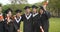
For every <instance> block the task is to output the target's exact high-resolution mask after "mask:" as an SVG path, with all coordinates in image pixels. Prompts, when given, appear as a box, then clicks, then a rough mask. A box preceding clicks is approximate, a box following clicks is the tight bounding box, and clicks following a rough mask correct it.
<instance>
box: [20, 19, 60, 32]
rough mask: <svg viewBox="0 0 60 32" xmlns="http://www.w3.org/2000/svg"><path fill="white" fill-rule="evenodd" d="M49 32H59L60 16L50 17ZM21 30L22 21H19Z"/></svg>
mask: <svg viewBox="0 0 60 32" xmlns="http://www.w3.org/2000/svg"><path fill="white" fill-rule="evenodd" d="M49 22H50V28H49V32H60V18H50V21H49ZM20 29H21V31H23V22H21V27H20Z"/></svg>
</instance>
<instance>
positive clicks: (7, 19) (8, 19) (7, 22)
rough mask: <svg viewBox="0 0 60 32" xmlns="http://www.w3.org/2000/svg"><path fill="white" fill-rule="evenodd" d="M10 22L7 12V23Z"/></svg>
mask: <svg viewBox="0 0 60 32" xmlns="http://www.w3.org/2000/svg"><path fill="white" fill-rule="evenodd" d="M9 22H10V17H9V15H8V14H7V23H9Z"/></svg>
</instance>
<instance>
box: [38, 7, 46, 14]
mask: <svg viewBox="0 0 60 32" xmlns="http://www.w3.org/2000/svg"><path fill="white" fill-rule="evenodd" d="M40 9H42V10H43V12H44V11H45V9H44V8H43V6H40V8H39V11H38V12H39V14H40Z"/></svg>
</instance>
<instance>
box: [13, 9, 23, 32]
mask: <svg viewBox="0 0 60 32" xmlns="http://www.w3.org/2000/svg"><path fill="white" fill-rule="evenodd" d="M15 12H16V16H15V17H14V26H15V32H20V23H21V19H22V17H21V12H22V10H19V9H17V10H16V11H15Z"/></svg>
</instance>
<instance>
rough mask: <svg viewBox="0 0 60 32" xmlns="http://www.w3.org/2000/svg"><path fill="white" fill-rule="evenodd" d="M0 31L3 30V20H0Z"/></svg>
mask: <svg viewBox="0 0 60 32" xmlns="http://www.w3.org/2000/svg"><path fill="white" fill-rule="evenodd" d="M0 32H4V22H3V21H1V22H0Z"/></svg>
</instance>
